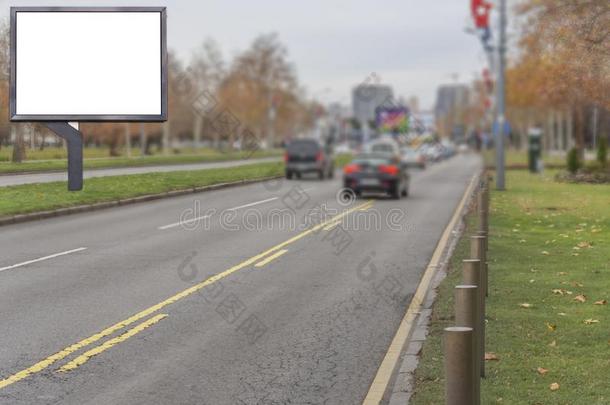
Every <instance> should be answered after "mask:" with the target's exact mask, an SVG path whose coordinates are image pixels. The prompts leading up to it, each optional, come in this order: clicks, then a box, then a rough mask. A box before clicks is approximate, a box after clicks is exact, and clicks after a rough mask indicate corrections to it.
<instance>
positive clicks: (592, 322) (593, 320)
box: [583, 319, 599, 325]
mask: <svg viewBox="0 0 610 405" xmlns="http://www.w3.org/2000/svg"><path fill="white" fill-rule="evenodd" d="M583 322H584V324H585V325H592V324H594V323H599V321H598V320H597V319H585V320H584V321H583Z"/></svg>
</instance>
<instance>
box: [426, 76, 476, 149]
mask: <svg viewBox="0 0 610 405" xmlns="http://www.w3.org/2000/svg"><path fill="white" fill-rule="evenodd" d="M469 103H470V88H469V87H468V86H467V85H465V84H448V85H442V86H440V87H439V88H438V90H437V93H436V106H435V109H434V116H435V121H436V130H437V132H438V135H439V136H440V137H443V138H451V139H452V140H454V141H456V142H459V141H462V140H463V139H464V136H465V133H466V120H467V113H468V107H469Z"/></svg>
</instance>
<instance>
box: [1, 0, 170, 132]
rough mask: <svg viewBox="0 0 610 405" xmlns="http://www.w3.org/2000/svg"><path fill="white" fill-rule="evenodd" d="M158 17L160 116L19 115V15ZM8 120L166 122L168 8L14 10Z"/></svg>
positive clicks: (29, 8) (17, 8)
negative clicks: (120, 14)
mask: <svg viewBox="0 0 610 405" xmlns="http://www.w3.org/2000/svg"><path fill="white" fill-rule="evenodd" d="M27 12H34V13H36V12H38V13H62V12H73V13H159V14H160V24H161V30H160V32H161V38H160V43H161V60H160V68H161V83H160V86H161V113H160V114H158V115H157V114H154V115H111V114H93V115H91V114H88V115H85V114H66V115H58V114H50V115H46V114H36V115H30V114H21V115H20V114H17V98H16V97H17V13H27ZM10 30H11V32H10V39H11V41H10V42H11V44H10V58H11V59H10V60H11V63H10V79H9V100H10V102H9V119H10V121H12V122H49V121H64V122H164V121H167V116H168V104H167V103H168V101H167V96H168V72H167V68H168V66H167V65H168V62H167V58H168V56H167V8H166V7H11V18H10Z"/></svg>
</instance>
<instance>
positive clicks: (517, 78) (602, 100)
mask: <svg viewBox="0 0 610 405" xmlns="http://www.w3.org/2000/svg"><path fill="white" fill-rule="evenodd" d="M516 11H517V13H518V15H519V16H520V17H521V18H522V22H523V24H522V27H521V28H522V36H521V39H520V42H519V45H520V53H519V56H518V60H517V62H516V63H515V64H513V65H512V66H511V67H510V68H509V70H508V72H507V102H508V105H509V108H510V109H511V110H512V113H513V115H515V114H517V113H518V112H523V111H529V112H531V111H537V112H541V111H548V110H550V109H556V110H564V111H568V113H569V114H570V116H571V117H573V133H574V141H575V145H576V147H577V148H578V149H579V150H580V151H581V153H582V151H583V150H584V146H585V144H584V141H585V134H584V132H585V120H586V117H585V112H586V109H587V107H589V106H592V105H595V106H598V107H600V108H603V109H605V110H610V2H608V0H561V1H557V0H526V1H524V2H522V3H520V4H519V6H518V7H517V10H516ZM570 122H572V120H571V121H570Z"/></svg>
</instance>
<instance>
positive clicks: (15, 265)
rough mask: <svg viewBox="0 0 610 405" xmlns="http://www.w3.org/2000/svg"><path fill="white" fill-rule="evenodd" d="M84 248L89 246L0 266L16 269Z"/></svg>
mask: <svg viewBox="0 0 610 405" xmlns="http://www.w3.org/2000/svg"><path fill="white" fill-rule="evenodd" d="M83 250H87V248H86V247H80V248H78V249H72V250H66V251H65V252H60V253H55V254H53V255H49V256H45V257H41V258H38V259H34V260H28V261H27V262H23V263H17V264H13V265H12V266H6V267H0V271H5V270H11V269H16V268H17V267H23V266H27V265H28V264H32V263H38V262H42V261H43V260H49V259H53V258H55V257H59V256H65V255H69V254H71V253H76V252H82V251H83Z"/></svg>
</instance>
